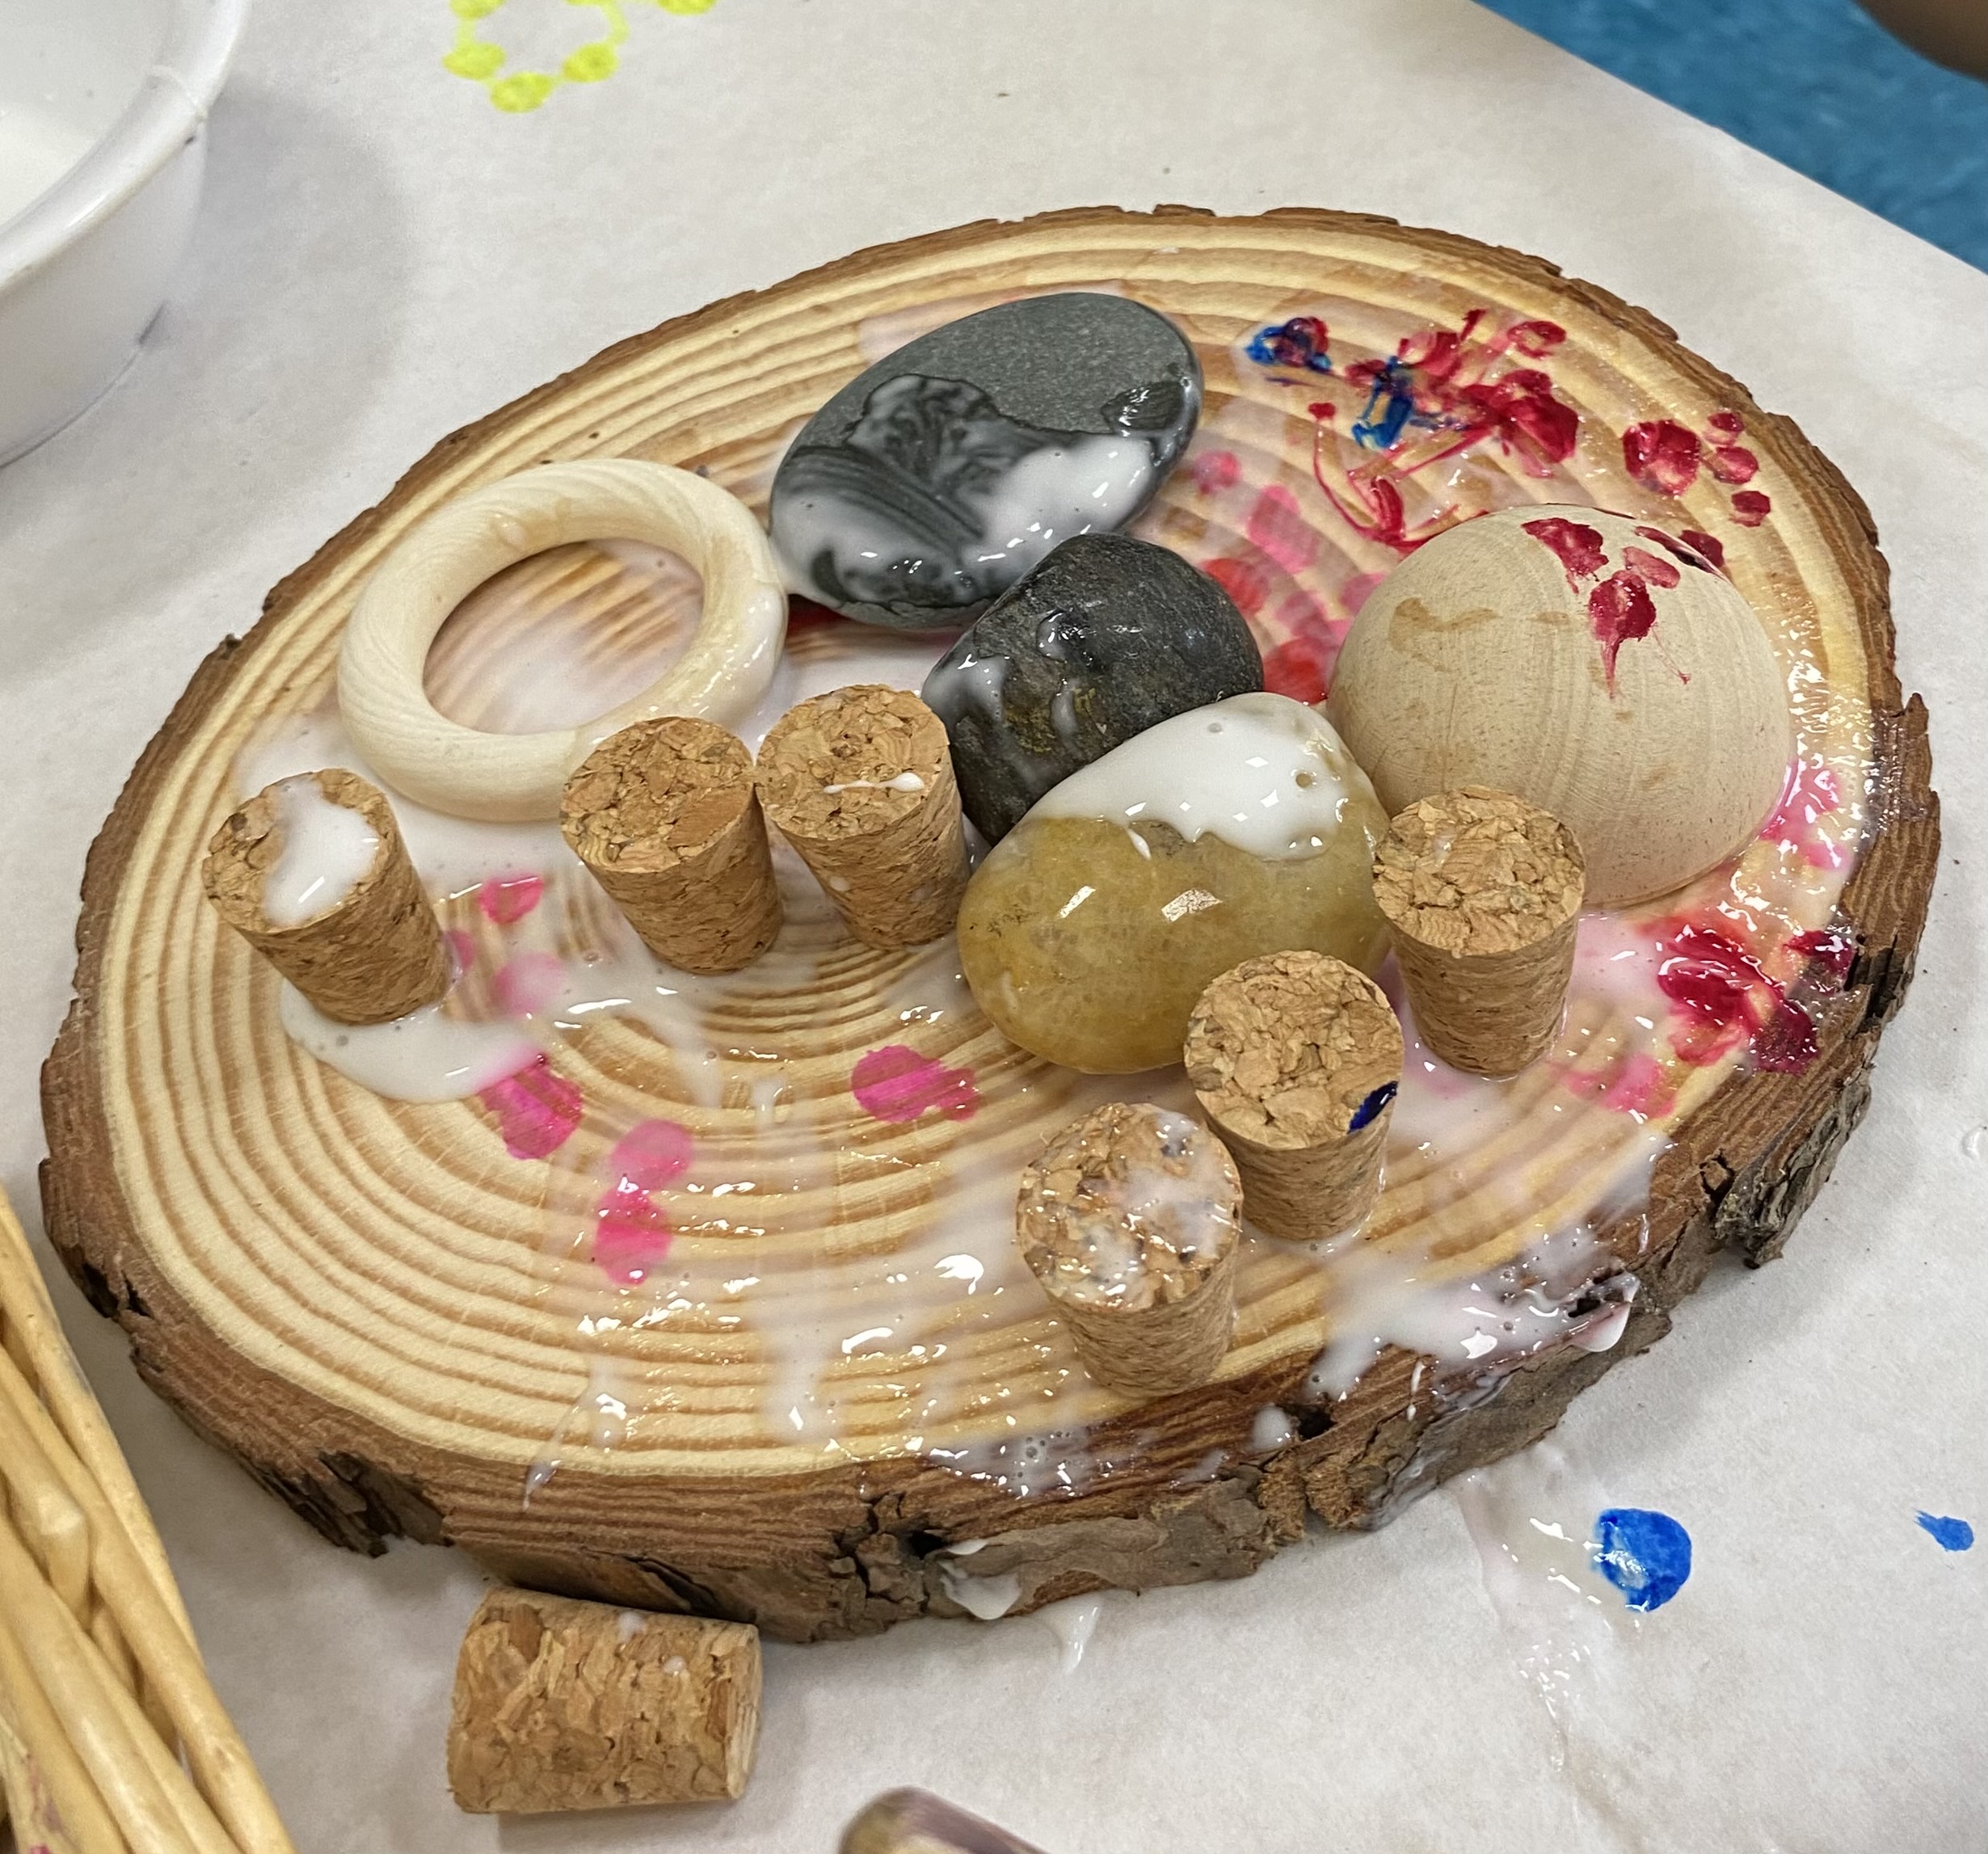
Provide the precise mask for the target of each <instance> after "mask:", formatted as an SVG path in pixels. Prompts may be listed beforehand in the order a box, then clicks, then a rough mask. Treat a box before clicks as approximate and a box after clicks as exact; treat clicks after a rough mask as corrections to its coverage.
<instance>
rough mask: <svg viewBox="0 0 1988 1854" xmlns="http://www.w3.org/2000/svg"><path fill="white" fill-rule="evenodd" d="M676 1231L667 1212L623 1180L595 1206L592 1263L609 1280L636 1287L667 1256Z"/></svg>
mask: <svg viewBox="0 0 1988 1854" xmlns="http://www.w3.org/2000/svg"><path fill="white" fill-rule="evenodd" d="M675 1233H676V1232H674V1231H673V1230H672V1228H671V1227H670V1220H669V1213H668V1211H665V1210H663V1208H662V1207H661V1206H660V1205H659V1204H658V1203H656V1202H655V1199H652V1198H651V1196H650V1195H649V1194H648V1193H647V1191H645V1190H641V1189H640V1188H639V1187H638V1186H635V1185H633V1184H631V1183H630V1182H628V1181H627V1180H623V1181H622V1182H621V1184H618V1185H616V1186H613V1187H612V1188H611V1189H609V1190H605V1191H603V1192H602V1193H601V1194H600V1199H599V1201H598V1202H597V1203H596V1204H595V1206H594V1265H595V1266H596V1267H597V1268H599V1269H600V1271H601V1273H602V1274H604V1275H606V1276H607V1277H608V1279H609V1280H610V1281H614V1282H617V1283H620V1284H621V1286H622V1287H636V1286H638V1285H639V1284H640V1283H642V1281H643V1280H644V1279H647V1275H648V1274H649V1271H650V1270H651V1269H652V1268H654V1267H655V1266H657V1265H658V1264H659V1263H660V1262H663V1259H664V1258H666V1257H668V1254H669V1252H670V1242H671V1241H672V1237H674V1235H675Z"/></svg>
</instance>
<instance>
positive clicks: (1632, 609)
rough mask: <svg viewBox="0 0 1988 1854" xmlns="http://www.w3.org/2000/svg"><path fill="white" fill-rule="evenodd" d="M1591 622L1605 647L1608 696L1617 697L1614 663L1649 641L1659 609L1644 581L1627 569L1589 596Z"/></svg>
mask: <svg viewBox="0 0 1988 1854" xmlns="http://www.w3.org/2000/svg"><path fill="white" fill-rule="evenodd" d="M1588 622H1589V624H1590V626H1592V627H1593V629H1594V638H1595V641H1596V642H1597V643H1598V644H1600V645H1601V647H1602V669H1603V673H1604V675H1606V676H1607V679H1608V693H1610V694H1611V695H1613V694H1614V693H1615V659H1616V658H1617V657H1618V656H1619V655H1621V654H1622V647H1623V646H1624V644H1626V643H1635V642H1636V639H1637V638H1646V637H1648V636H1649V634H1650V633H1651V632H1652V631H1653V630H1655V629H1656V626H1657V607H1656V605H1655V604H1654V603H1653V601H1652V600H1651V598H1650V596H1649V587H1647V586H1646V585H1645V584H1643V581H1642V579H1641V577H1640V576H1639V575H1636V574H1635V573H1632V572H1630V571H1627V570H1626V569H1625V570H1624V571H1622V572H1619V573H1611V574H1610V575H1608V577H1607V579H1604V580H1603V582H1602V583H1601V584H1600V585H1598V586H1597V587H1596V588H1594V591H1593V592H1590V593H1589V594H1588Z"/></svg>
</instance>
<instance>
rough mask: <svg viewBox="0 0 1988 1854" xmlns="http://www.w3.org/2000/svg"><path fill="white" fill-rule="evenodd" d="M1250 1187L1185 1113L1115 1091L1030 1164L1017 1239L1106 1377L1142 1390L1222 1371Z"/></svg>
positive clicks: (1079, 1344) (1169, 1387)
mask: <svg viewBox="0 0 1988 1854" xmlns="http://www.w3.org/2000/svg"><path fill="white" fill-rule="evenodd" d="M1241 1198H1242V1186H1241V1183H1240V1180H1239V1179H1238V1178H1237V1177H1236V1167H1235V1165H1234V1164H1233V1162H1232V1161H1231V1160H1230V1158H1229V1156H1228V1153H1227V1152H1224V1150H1223V1148H1222V1146H1221V1144H1220V1142H1219V1140H1215V1139H1213V1138H1211V1137H1210V1136H1209V1134H1208V1132H1207V1129H1206V1128H1205V1127H1202V1126H1201V1125H1200V1124H1199V1123H1198V1122H1196V1121H1194V1120H1190V1119H1188V1118H1187V1116H1186V1115H1184V1114H1172V1113H1169V1112H1168V1111H1167V1110H1165V1109H1164V1108H1160V1107H1154V1106H1148V1105H1146V1104H1144V1103H1143V1102H1142V1103H1128V1102H1111V1103H1110V1104H1109V1105H1107V1106H1102V1107H1098V1108H1095V1109H1093V1110H1092V1111H1091V1112H1090V1113H1089V1114H1087V1115H1085V1116H1084V1118H1083V1119H1080V1120H1078V1121H1075V1122H1073V1123H1072V1124H1071V1125H1069V1126H1068V1127H1064V1128H1063V1131H1061V1132H1060V1133H1059V1134H1057V1135H1056V1136H1055V1138H1054V1139H1052V1140H1051V1141H1050V1143H1049V1144H1048V1145H1047V1147H1046V1148H1044V1149H1043V1151H1042V1154H1041V1156H1040V1157H1038V1158H1037V1159H1036V1161H1034V1164H1033V1165H1030V1166H1029V1168H1028V1169H1026V1171H1025V1172H1023V1173H1022V1174H1021V1190H1020V1191H1019V1192H1018V1193H1017V1197H1016V1200H1015V1239H1016V1241H1017V1244H1018V1245H1020V1247H1021V1255H1022V1259H1023V1260H1024V1261H1025V1262H1027V1263H1028V1265H1029V1269H1030V1273H1032V1274H1033V1275H1034V1276H1035V1279H1036V1280H1037V1281H1038V1283H1041V1285H1042V1291H1043V1292H1044V1293H1045V1294H1046V1295H1047V1296H1048V1297H1049V1299H1050V1301H1051V1304H1053V1305H1054V1306H1055V1309H1056V1311H1057V1313H1059V1315H1060V1316H1061V1317H1062V1318H1063V1321H1064V1323H1065V1324H1066V1325H1068V1327H1069V1329H1070V1334H1071V1338H1072V1339H1073V1340H1074V1341H1075V1342H1076V1349H1077V1355H1078V1357H1080V1359H1082V1360H1083V1361H1084V1367H1085V1370H1086V1371H1088V1372H1089V1373H1090V1374H1091V1376H1093V1377H1094V1378H1095V1379H1097V1381H1098V1382H1099V1383H1100V1384H1106V1385H1109V1386H1110V1388H1113V1389H1114V1390H1121V1391H1127V1392H1131V1393H1135V1394H1138V1395H1143V1396H1157V1395H1160V1394H1161V1393H1165V1392H1169V1391H1177V1390H1186V1388H1189V1387H1190V1385H1193V1384H1201V1383H1202V1382H1204V1381H1205V1380H1207V1379H1208V1378H1209V1377H1211V1376H1213V1374H1214V1372H1215V1367H1217V1366H1218V1365H1219V1364H1220V1363H1221V1362H1222V1358H1223V1355H1224V1353H1226V1352H1227V1351H1228V1341H1229V1327H1230V1325H1231V1322H1232V1320H1233V1317H1234V1314H1235V1305H1236V1239H1237V1237H1238V1235H1239V1233H1240V1227H1241V1224H1240V1208H1241Z"/></svg>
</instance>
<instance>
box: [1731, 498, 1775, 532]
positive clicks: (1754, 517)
mask: <svg viewBox="0 0 1988 1854" xmlns="http://www.w3.org/2000/svg"><path fill="white" fill-rule="evenodd" d="M1773 508H1774V499H1773V498H1772V497H1771V496H1770V495H1767V492H1766V491H1764V490H1758V489H1742V490H1741V491H1738V492H1737V494H1736V495H1734V496H1733V520H1735V521H1737V523H1738V524H1739V525H1740V526H1741V527H1742V528H1758V526H1759V525H1761V523H1762V522H1763V521H1765V520H1767V516H1769V515H1770V514H1771V512H1773Z"/></svg>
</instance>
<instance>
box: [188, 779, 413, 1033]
mask: <svg viewBox="0 0 1988 1854" xmlns="http://www.w3.org/2000/svg"><path fill="white" fill-rule="evenodd" d="M200 885H201V887H203V888H204V889H205V890H206V891H207V899H208V900H209V901H211V902H212V903H213V904H214V911H215V912H217V914H219V915H220V916H221V919H222V920H223V921H225V922H226V923H227V924H228V925H230V927H232V928H233V929H234V930H235V931H236V932H237V933H239V934H240V935H241V936H242V938H243V939H245V940H246V941H247V942H248V943H249V944H250V945H251V946H253V947H254V948H255V950H257V951H258V952H259V953H260V954H262V955H263V957H264V958H265V959H267V960H268V962H269V963H270V964H271V965H272V966H274V967H276V970H277V971H279V972H280V973H281V974H282V975H283V976H284V978H286V979H288V980H289V981H290V983H291V984H293V985H294V986H296V987H297V990H299V991H300V992H302V993H303V994H304V996H305V997H306V998H308V999H309V1000H310V1002H311V1003H312V1004H314V1005H316V1006H317V1008H318V1009H319V1010H320V1011H322V1013H324V1014H325V1015H326V1017H328V1018H334V1019H335V1020H336V1021H337V1022H339V1023H347V1024H372V1023H386V1022H391V1021H392V1020H393V1019H394V1018H403V1017H406V1016H407V1015H408V1013H410V1012H413V1011H418V1010H421V1009H424V1008H425V1007H426V1006H428V1005H432V1004H434V1003H436V1001H438V1000H440V998H441V997H442V996H443V994H444V993H445V992H447V991H448V989H449V985H450V983H451V982H452V980H453V970H452V968H451V967H450V963H449V950H448V948H447V947H446V946H445V945H444V942H443V940H442V933H441V929H440V926H439V925H437V923H436V919H435V911H434V909H433V908H431V907H430V906H429V905H428V896H427V895H425V894H424V893H423V891H422V887H421V879H420V877H419V875H418V874H415V866H414V863H413V862H412V860H411V858H410V857H409V856H408V854H407V847H406V845H405V844H404V843H402V841H401V836H400V828H399V827H398V825H397V824H395V823H394V810H393V807H392V806H390V804H389V803H387V801H386V794H385V793H384V792H382V791H381V790H380V789H379V787H378V786H373V785H369V784H368V783H367V782H366V781H365V780H364V779H362V778H360V777H359V776H358V775H357V774H356V773H348V772H346V771H345V770H344V769H343V768H339V767H333V768H331V769H329V770H327V771H325V772H319V773H300V774H298V775H297V777H295V778H291V779H279V780H278V781H277V782H276V783H275V784H274V785H272V786H264V787H263V790H261V791H259V792H258V793H257V794H255V797H254V798H251V799H250V800H249V802H248V803H246V805H244V806H243V807H242V808H241V810H240V811H237V812H235V813H234V815H233V816H231V817H230V818H229V819H228V820H227V821H226V822H225V824H222V825H221V828H220V829H219V830H217V831H216V832H214V834H213V837H212V838H211V839H210V840H209V841H208V846H207V856H206V858H205V860H204V862H202V863H201V865H200Z"/></svg>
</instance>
